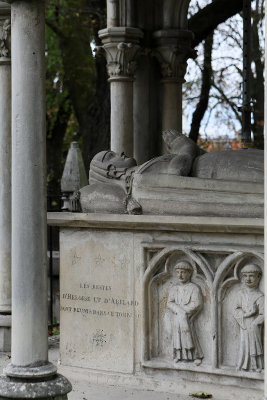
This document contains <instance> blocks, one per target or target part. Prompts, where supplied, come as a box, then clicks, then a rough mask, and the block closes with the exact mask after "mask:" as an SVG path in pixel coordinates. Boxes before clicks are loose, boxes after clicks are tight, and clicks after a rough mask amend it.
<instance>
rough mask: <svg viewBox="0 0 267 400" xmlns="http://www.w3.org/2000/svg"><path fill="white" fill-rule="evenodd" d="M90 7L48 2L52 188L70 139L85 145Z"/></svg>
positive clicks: (91, 91) (90, 80) (91, 85)
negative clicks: (83, 142)
mask: <svg viewBox="0 0 267 400" xmlns="http://www.w3.org/2000/svg"><path fill="white" fill-rule="evenodd" d="M91 3H92V2H91ZM100 3H101V2H100ZM89 5H90V1H87V0H68V1H66V0H49V1H48V2H47V5H46V107H47V160H48V166H47V176H48V179H47V181H48V184H49V185H50V184H51V185H53V186H54V187H53V188H52V189H51V190H53V191H55V190H56V189H55V188H56V186H58V183H59V180H60V177H61V173H62V168H63V165H64V163H65V156H66V153H67V150H68V148H69V146H70V143H71V142H72V141H73V140H78V141H79V142H80V145H81V146H82V141H83V139H84V136H85V135H84V133H83V131H84V130H85V129H84V126H86V118H87V114H88V107H89V106H90V104H91V102H92V101H93V98H94V95H95V80H96V70H95V60H94V57H93V54H92V49H91V42H92V40H93V37H94V33H95V28H96V18H95V17H94V14H93V13H92V10H91V9H89ZM56 163H57V164H59V165H60V167H58V165H56Z"/></svg>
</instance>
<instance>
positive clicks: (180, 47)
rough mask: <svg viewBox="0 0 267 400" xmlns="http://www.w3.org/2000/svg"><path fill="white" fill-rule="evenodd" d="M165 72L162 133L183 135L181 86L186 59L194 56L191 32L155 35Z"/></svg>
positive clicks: (169, 30)
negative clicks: (180, 133)
mask: <svg viewBox="0 0 267 400" xmlns="http://www.w3.org/2000/svg"><path fill="white" fill-rule="evenodd" d="M154 38H155V44H156V50H155V56H156V57H157V59H158V61H159V63H160V68H161V73H162V81H161V82H162V130H163V131H164V130H166V129H176V130H178V131H179V132H182V115H183V113H182V84H183V82H184V75H185V72H186V67H187V59H188V58H189V57H190V56H192V49H191V41H192V32H190V31H185V30H177V29H168V30H161V31H157V32H155V33H154Z"/></svg>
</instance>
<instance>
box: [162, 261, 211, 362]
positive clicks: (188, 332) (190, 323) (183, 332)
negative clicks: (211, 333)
mask: <svg viewBox="0 0 267 400" xmlns="http://www.w3.org/2000/svg"><path fill="white" fill-rule="evenodd" d="M174 270H175V271H176V273H177V277H178V280H179V285H175V286H173V287H172V288H171V289H170V293H169V297H168V302H167V307H168V308H169V309H170V310H171V311H172V312H173V358H174V361H175V362H176V363H178V362H179V361H192V362H194V364H195V365H197V366H198V365H200V364H201V362H202V358H203V353H202V350H201V347H200V344H199V340H198V336H197V332H196V328H195V326H194V320H195V318H196V316H197V314H198V313H199V312H200V310H201V309H202V307H203V298H202V293H201V289H200V288H199V286H198V285H196V284H195V283H192V282H191V277H192V274H193V267H192V265H191V264H190V263H189V262H187V261H180V262H179V263H178V264H177V265H175V267H174Z"/></svg>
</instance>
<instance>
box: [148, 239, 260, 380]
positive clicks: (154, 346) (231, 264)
mask: <svg viewBox="0 0 267 400" xmlns="http://www.w3.org/2000/svg"><path fill="white" fill-rule="evenodd" d="M153 246H157V248H159V249H160V248H161V250H159V251H157V252H154V256H152V258H151V257H147V253H150V254H151V252H152V250H153ZM144 248H145V251H144V262H145V267H146V268H145V274H144V280H143V293H144V299H143V301H144V303H143V304H144V309H143V314H144V319H143V321H144V323H143V332H144V346H143V365H144V366H145V367H151V368H164V369H179V370H191V371H200V372H207V373H216V374H222V375H225V374H231V375H232V376H237V377H241V378H242V377H249V378H251V379H259V378H260V379H261V378H263V374H262V372H261V370H262V368H263V363H262V360H263V339H262V331H263V319H264V314H263V303H264V296H263V287H262V286H263V279H262V271H263V269H262V266H263V255H262V254H261V253H258V252H256V251H250V252H248V251H244V249H242V250H239V249H237V248H233V249H229V248H225V247H223V246H220V245H211V246H208V247H207V248H205V249H203V246H199V247H198V246H197V245H195V246H192V247H190V248H189V247H188V246H182V245H181V244H177V245H176V246H166V245H165V246H164V244H163V243H153V244H149V243H146V244H144ZM152 254H153V253H152ZM253 269H254V270H255V271H254V270H253ZM248 270H249V271H248ZM252 270H253V271H252ZM247 274H249V277H248V276H247ZM249 286H250V287H249ZM248 292H250V296H249V295H248Z"/></svg>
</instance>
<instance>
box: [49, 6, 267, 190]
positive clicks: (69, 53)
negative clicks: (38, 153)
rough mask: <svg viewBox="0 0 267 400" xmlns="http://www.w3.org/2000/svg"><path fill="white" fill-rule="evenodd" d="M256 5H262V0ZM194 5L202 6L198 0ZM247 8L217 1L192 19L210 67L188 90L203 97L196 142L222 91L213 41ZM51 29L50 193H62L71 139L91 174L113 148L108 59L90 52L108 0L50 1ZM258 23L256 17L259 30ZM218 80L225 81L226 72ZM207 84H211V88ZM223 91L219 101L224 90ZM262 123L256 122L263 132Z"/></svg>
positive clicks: (191, 25) (197, 115)
mask: <svg viewBox="0 0 267 400" xmlns="http://www.w3.org/2000/svg"><path fill="white" fill-rule="evenodd" d="M256 2H257V4H258V3H262V2H263V0H257V1H256ZM191 3H192V4H193V5H194V4H197V5H198V6H199V4H198V2H196V1H195V0H192V1H191ZM242 4H243V0H235V1H233V0H213V1H210V3H209V4H208V5H206V1H205V2H204V6H203V7H202V8H201V7H200V6H199V7H198V8H197V9H195V12H194V13H193V14H192V16H191V17H190V19H189V29H190V30H192V31H193V32H194V42H193V47H197V46H198V45H199V44H200V43H201V42H202V41H205V49H206V50H205V54H206V55H205V57H204V58H205V60H206V61H205V63H204V65H205V67H204V68H202V62H201V61H199V60H197V65H198V68H199V70H200V72H202V77H203V78H204V80H203V83H202V84H201V82H202V80H201V73H200V74H199V78H198V79H197V80H195V82H193V83H192V82H191V83H190V82H189V84H188V85H187V86H186V88H187V99H188V101H189V102H190V96H191V97H192V95H191V91H190V90H191V89H192V90H193V89H194V88H195V89H197V88H198V92H199V94H200V88H201V85H202V94H201V96H200V98H199V96H196V95H194V101H191V103H190V104H191V109H192V104H193V103H195V105H196V104H197V103H198V102H199V105H198V108H197V109H196V110H195V118H194V123H193V124H192V132H191V134H192V135H194V140H197V136H198V131H199V126H200V123H201V121H203V115H204V114H205V108H206V106H207V104H208V101H207V98H208V97H209V94H210V93H211V88H212V87H213V88H214V85H217V86H218V81H217V78H215V76H217V72H216V71H215V72H216V74H215V73H214V71H213V70H212V62H211V57H212V53H211V51H212V48H213V49H214V46H216V39H215V34H214V36H213V34H212V32H213V31H214V30H216V28H217V26H218V25H219V24H221V23H223V22H224V21H226V20H227V19H228V18H230V17H232V16H233V15H235V14H236V13H238V12H240V11H241V10H242ZM259 7H260V5H259ZM46 24H47V32H46V44H47V45H46V46H47V47H46V60H47V76H46V78H47V79H46V87H47V164H48V165H47V170H48V189H49V191H51V192H53V193H56V192H59V182H60V178H61V175H62V169H63V165H64V158H65V155H66V151H67V149H68V147H69V144H70V142H71V141H72V140H78V141H79V142H80V144H81V146H82V150H83V155H84V161H85V165H86V169H87V170H88V168H89V162H90V160H91V158H92V157H93V155H94V154H95V153H97V152H98V151H100V150H103V149H104V148H108V147H109V141H110V138H109V135H110V133H109V124H110V121H109V118H110V98H109V84H108V82H107V73H106V63H105V59H104V58H95V57H94V55H93V52H92V48H91V45H92V42H94V43H95V44H96V45H99V44H100V43H99V39H98V36H97V32H98V30H99V29H102V28H104V27H106V0H49V1H48V2H47V19H46ZM258 24H259V21H258V20H257V18H256V20H255V26H256V25H258ZM212 38H213V39H212ZM253 40H254V42H255V43H257V40H259V41H260V36H259V37H257V34H255V38H254V39H253ZM214 43H215V44H214ZM212 44H213V47H212ZM200 58H201V55H200ZM254 59H255V60H257V63H258V64H257V67H256V62H255V71H256V72H255V73H256V74H257V75H261V71H260V69H261V68H262V64H261V63H262V58H261V57H260V58H259V54H258V53H257V54H256V52H255V56H254ZM259 59H260V62H259ZM213 68H214V67H213ZM218 76H221V78H220V79H221V81H223V78H224V75H223V73H221V74H219V75H218ZM255 76H256V75H255ZM204 82H208V85H210V88H208V86H206V84H205V83H204ZM190 85H191V86H190ZM218 88H219V90H217V96H219V91H220V90H221V88H222V87H221V86H218ZM207 89H208V90H207ZM212 93H213V92H212ZM253 93H254V92H253ZM259 93H260V91H258V90H255V94H254V98H255V99H256V97H257V99H256V102H257V104H258V102H259V101H260V99H259V97H260V94H259ZM223 94H224V95H225V97H226V98H228V95H229V93H228V92H226V91H223ZM213 96H215V95H213ZM238 96H239V94H238V95H237V97H238ZM221 98H222V97H221ZM199 100H200V101H199ZM220 101H221V102H223V101H222V100H220ZM231 101H232V99H231ZM209 102H210V100H209ZM262 104H263V102H262ZM255 110H256V108H255ZM257 113H258V114H257V115H258V116H259V118H261V115H262V114H261V110H260V109H257ZM255 115H256V114H255ZM228 119H229V118H228ZM255 120H257V121H262V120H261V119H255ZM261 124H262V122H260V123H258V122H257V127H258V129H259V131H260V127H261ZM193 131H194V133H193Z"/></svg>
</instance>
